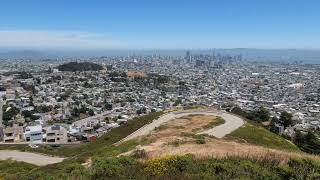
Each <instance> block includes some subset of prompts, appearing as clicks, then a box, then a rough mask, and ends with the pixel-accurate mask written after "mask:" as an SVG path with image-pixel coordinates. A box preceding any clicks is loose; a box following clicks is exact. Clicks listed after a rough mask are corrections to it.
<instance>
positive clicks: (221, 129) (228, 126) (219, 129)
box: [121, 110, 244, 142]
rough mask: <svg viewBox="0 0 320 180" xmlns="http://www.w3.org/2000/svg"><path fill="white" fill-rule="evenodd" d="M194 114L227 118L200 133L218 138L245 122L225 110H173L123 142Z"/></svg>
mask: <svg viewBox="0 0 320 180" xmlns="http://www.w3.org/2000/svg"><path fill="white" fill-rule="evenodd" d="M193 114H203V115H210V116H220V117H222V118H223V119H224V120H225V123H224V124H222V125H219V126H216V127H214V128H212V129H209V130H206V131H204V132H201V133H200V134H209V135H210V136H215V137H217V138H223V137H224V136H225V135H227V134H229V133H231V132H232V131H234V130H236V129H238V128H239V127H241V126H242V125H243V124H244V121H243V120H242V119H241V118H239V117H237V116H235V115H232V114H229V113H226V112H223V111H201V110H198V111H191V112H171V113H168V114H165V115H162V116H161V117H160V118H159V119H157V120H154V121H153V122H152V123H150V124H147V125H145V126H143V127H141V128H140V129H139V130H137V131H135V132H134V133H132V134H131V135H129V136H127V137H126V138H124V139H122V140H121V142H124V141H128V140H131V139H134V138H136V137H139V136H143V135H147V134H149V133H150V132H151V131H152V130H154V129H155V128H156V127H159V126H160V125H161V124H163V123H166V122H168V121H170V120H172V119H176V118H180V117H183V116H188V115H193Z"/></svg>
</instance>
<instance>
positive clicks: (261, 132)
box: [226, 122, 299, 151]
mask: <svg viewBox="0 0 320 180" xmlns="http://www.w3.org/2000/svg"><path fill="white" fill-rule="evenodd" d="M226 139H228V140H235V141H238V142H245V143H249V144H254V145H259V146H264V147H267V148H272V149H280V150H287V151H299V148H298V147H297V146H296V145H294V144H293V143H292V142H290V141H288V140H286V139H285V138H283V137H281V136H278V135H277V134H274V133H272V132H270V131H268V130H266V129H265V128H263V127H260V126H258V125H254V124H252V123H249V122H247V123H246V124H245V125H244V126H243V127H240V128H239V129H237V130H235V131H233V132H232V133H230V134H228V135H227V136H226Z"/></svg>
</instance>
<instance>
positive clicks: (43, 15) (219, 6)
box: [0, 0, 320, 49]
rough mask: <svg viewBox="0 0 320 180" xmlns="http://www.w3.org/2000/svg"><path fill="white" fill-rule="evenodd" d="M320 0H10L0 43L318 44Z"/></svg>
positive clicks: (1, 17)
mask: <svg viewBox="0 0 320 180" xmlns="http://www.w3.org/2000/svg"><path fill="white" fill-rule="evenodd" d="M319 5H320V4H319V2H317V1H314V0H310V1H308V2H304V1H302V0H296V1H288V0H283V1H259V2H257V1H251V0H245V1H241V2H239V1H232V0H230V1H223V2H220V1H202V2H201V3H199V2H196V1H183V2H181V1H175V2H171V1H161V2H149V1H135V2H131V1H121V2H101V1H90V2H78V1H68V2H65V1H63V3H62V1H54V2H53V1H52V2H49V1H46V2H43V1H38V0H31V1H25V2H22V1H10V2H9V1H7V2H2V3H1V7H0V22H1V25H0V47H1V48H8V49H10V48H16V49H17V48H18V49H210V48H259V49H292V48H294V49H320V43H319V42H320V38H319V36H318V32H319V30H320V26H319V25H317V24H316V23H315V22H316V21H317V17H319V15H320V12H318V10H317V7H318V6H319Z"/></svg>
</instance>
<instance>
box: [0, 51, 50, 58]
mask: <svg viewBox="0 0 320 180" xmlns="http://www.w3.org/2000/svg"><path fill="white" fill-rule="evenodd" d="M55 57H56V56H54V55H49V54H46V53H44V52H41V51H33V50H21V51H20V50H17V51H8V52H3V53H0V58H2V59H47V58H55Z"/></svg>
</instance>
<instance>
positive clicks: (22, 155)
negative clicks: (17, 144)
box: [0, 150, 64, 166]
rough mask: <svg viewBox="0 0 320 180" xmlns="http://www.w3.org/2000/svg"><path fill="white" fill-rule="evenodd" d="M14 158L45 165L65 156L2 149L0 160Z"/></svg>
mask: <svg viewBox="0 0 320 180" xmlns="http://www.w3.org/2000/svg"><path fill="white" fill-rule="evenodd" d="M7 159H12V160H15V161H23V162H26V163H29V164H34V165H37V166H45V165H48V164H55V163H59V162H62V161H63V159H64V158H60V157H52V156H46V155H42V154H37V153H30V152H21V151H16V150H0V160H7Z"/></svg>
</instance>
